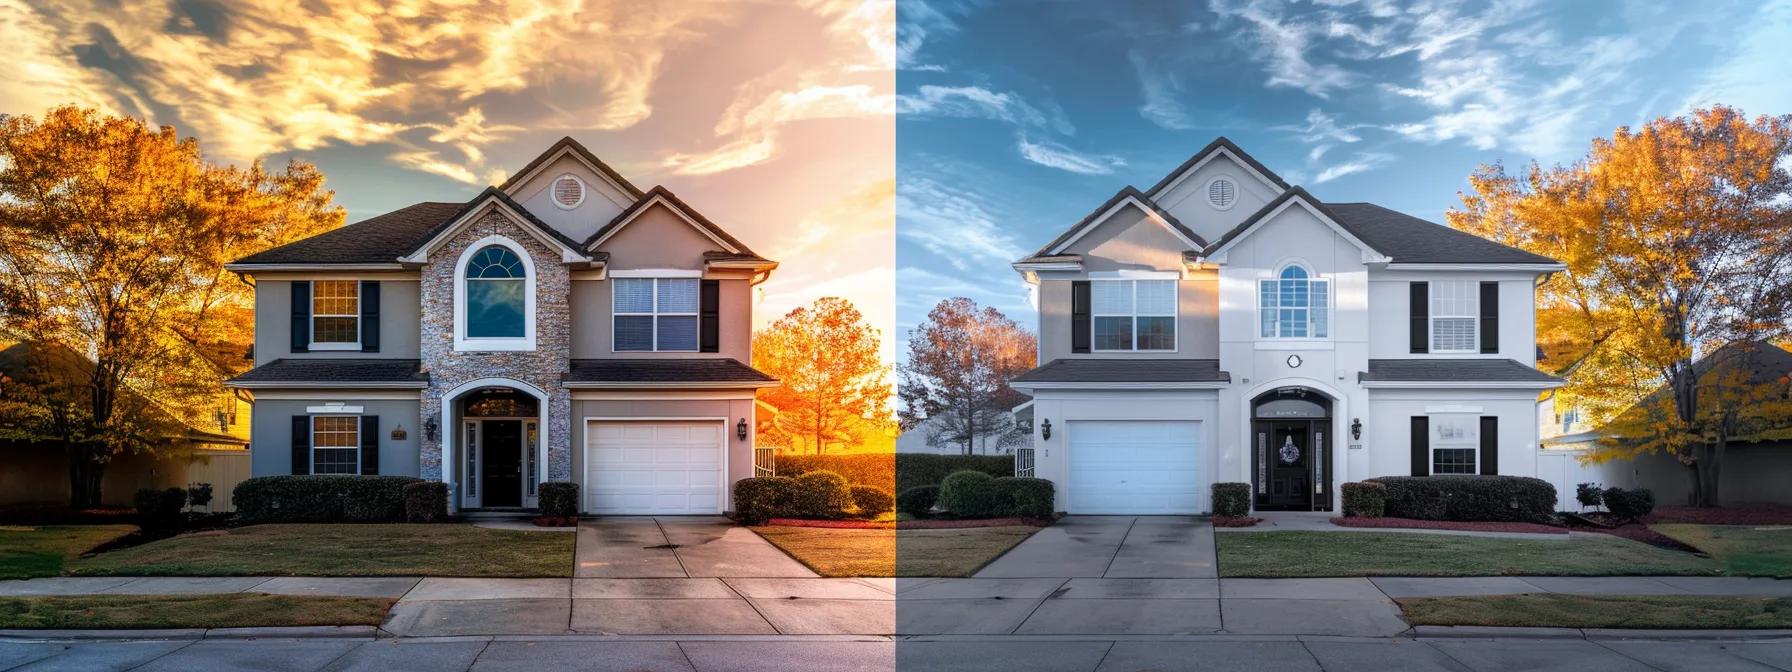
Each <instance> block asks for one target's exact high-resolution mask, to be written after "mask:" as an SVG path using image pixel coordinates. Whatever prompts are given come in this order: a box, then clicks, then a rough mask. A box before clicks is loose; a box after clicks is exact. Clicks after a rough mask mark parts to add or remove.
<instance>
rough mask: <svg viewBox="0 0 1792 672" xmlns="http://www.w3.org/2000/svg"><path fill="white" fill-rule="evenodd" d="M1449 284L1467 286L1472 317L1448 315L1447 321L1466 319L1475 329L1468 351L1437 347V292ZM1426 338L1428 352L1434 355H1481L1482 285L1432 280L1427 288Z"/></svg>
mask: <svg viewBox="0 0 1792 672" xmlns="http://www.w3.org/2000/svg"><path fill="white" fill-rule="evenodd" d="M1449 284H1462V285H1467V286H1468V287H1469V289H1470V291H1469V293H1468V300H1469V310H1468V312H1469V313H1471V314H1470V315H1467V316H1463V315H1448V316H1444V317H1446V318H1447V319H1453V320H1459V319H1463V318H1464V317H1466V318H1467V319H1468V320H1469V321H1470V322H1471V323H1472V324H1474V325H1475V327H1474V336H1473V337H1472V338H1471V339H1469V347H1468V349H1466V350H1439V349H1438V347H1437V319H1438V317H1439V315H1438V314H1437V290H1438V288H1439V287H1441V286H1444V285H1449ZM1425 338H1426V339H1427V341H1428V342H1427V343H1426V346H1427V347H1426V351H1427V352H1428V353H1429V354H1433V355H1475V354H1480V353H1481V290H1480V283H1479V282H1476V281H1474V280H1432V281H1430V282H1428V283H1426V288H1425Z"/></svg>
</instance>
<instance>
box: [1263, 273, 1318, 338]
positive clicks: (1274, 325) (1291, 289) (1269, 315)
mask: <svg viewBox="0 0 1792 672" xmlns="http://www.w3.org/2000/svg"><path fill="white" fill-rule="evenodd" d="M1257 290H1258V292H1257V312H1258V315H1259V318H1260V319H1261V320H1262V328H1261V330H1260V331H1259V334H1258V335H1259V336H1261V337H1263V338H1326V337H1327V336H1329V335H1330V326H1331V324H1330V322H1331V311H1330V306H1331V281H1330V280H1326V279H1323V278H1314V277H1311V275H1309V274H1308V273H1307V269H1305V268H1303V267H1300V266H1295V265H1289V266H1286V267H1284V268H1283V269H1282V272H1281V273H1279V274H1277V276H1276V279H1274V280H1263V281H1260V282H1259V283H1258V286H1257Z"/></svg>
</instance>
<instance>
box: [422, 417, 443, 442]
mask: <svg viewBox="0 0 1792 672" xmlns="http://www.w3.org/2000/svg"><path fill="white" fill-rule="evenodd" d="M441 430H442V425H441V424H439V423H437V422H436V419H435V418H430V419H428V420H424V421H423V435H424V436H427V437H429V440H431V441H439V440H441V438H442V432H441Z"/></svg>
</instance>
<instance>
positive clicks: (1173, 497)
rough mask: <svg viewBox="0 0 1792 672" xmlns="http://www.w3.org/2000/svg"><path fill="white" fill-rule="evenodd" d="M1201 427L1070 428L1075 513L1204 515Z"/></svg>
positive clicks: (1093, 424)
mask: <svg viewBox="0 0 1792 672" xmlns="http://www.w3.org/2000/svg"><path fill="white" fill-rule="evenodd" d="M1200 460H1201V423H1200V422H1194V421H1174V422H1172V421H1145V420H1114V421H1107V420H1103V421H1094V420H1076V421H1072V422H1071V423H1070V473H1069V474H1068V480H1069V481H1070V492H1069V498H1070V499H1069V507H1070V511H1071V513H1097V514H1185V513H1200V512H1201V511H1202V510H1203V509H1205V508H1206V507H1204V506H1202V502H1201V491H1202V488H1201V479H1200Z"/></svg>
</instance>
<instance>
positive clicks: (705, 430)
mask: <svg viewBox="0 0 1792 672" xmlns="http://www.w3.org/2000/svg"><path fill="white" fill-rule="evenodd" d="M723 445H724V444H723V443H722V423H720V422H713V421H712V422H597V421H592V422H591V423H590V425H589V426H588V427H586V429H585V486H584V489H585V512H586V513H596V514H640V515H676V514H715V513H721V512H722V449H723Z"/></svg>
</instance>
